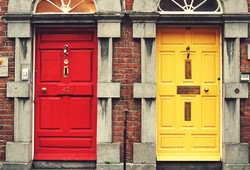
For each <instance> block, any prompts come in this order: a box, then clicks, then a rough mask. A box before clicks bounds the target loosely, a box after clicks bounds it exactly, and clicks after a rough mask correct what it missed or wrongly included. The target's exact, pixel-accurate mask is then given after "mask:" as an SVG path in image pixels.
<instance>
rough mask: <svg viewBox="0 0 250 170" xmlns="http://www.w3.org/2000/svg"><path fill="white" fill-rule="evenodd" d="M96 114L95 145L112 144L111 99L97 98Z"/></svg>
mask: <svg viewBox="0 0 250 170" xmlns="http://www.w3.org/2000/svg"><path fill="white" fill-rule="evenodd" d="M97 114H98V115H97V124H98V126H97V143H110V142H112V99H110V98H99V99H98V112H97Z"/></svg>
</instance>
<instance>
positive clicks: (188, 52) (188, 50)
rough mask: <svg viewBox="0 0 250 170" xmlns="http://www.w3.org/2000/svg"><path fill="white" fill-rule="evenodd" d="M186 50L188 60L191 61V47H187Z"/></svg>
mask: <svg viewBox="0 0 250 170" xmlns="http://www.w3.org/2000/svg"><path fill="white" fill-rule="evenodd" d="M186 50H187V59H189V56H190V47H189V46H187V48H186Z"/></svg>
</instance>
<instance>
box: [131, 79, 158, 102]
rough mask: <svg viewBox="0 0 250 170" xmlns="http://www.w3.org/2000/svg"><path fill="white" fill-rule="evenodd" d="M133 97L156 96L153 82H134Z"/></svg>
mask: <svg viewBox="0 0 250 170" xmlns="http://www.w3.org/2000/svg"><path fill="white" fill-rule="evenodd" d="M133 86H134V87H133V89H134V92H133V95H134V98H156V84H155V83H134V84H133Z"/></svg>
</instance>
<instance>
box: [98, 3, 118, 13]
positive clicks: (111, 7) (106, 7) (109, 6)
mask: <svg viewBox="0 0 250 170" xmlns="http://www.w3.org/2000/svg"><path fill="white" fill-rule="evenodd" d="M96 4H97V7H98V12H121V3H120V1H117V0H115V1H114V0H96Z"/></svg>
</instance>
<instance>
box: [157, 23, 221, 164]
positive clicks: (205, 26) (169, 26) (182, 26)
mask: <svg viewBox="0 0 250 170" xmlns="http://www.w3.org/2000/svg"><path fill="white" fill-rule="evenodd" d="M171 27H180V28H184V27H196V28H197V27H203V28H209V27H213V28H215V27H216V28H219V30H220V42H219V43H220V49H219V50H220V54H219V55H220V56H219V57H220V59H219V60H220V70H219V71H220V98H219V99H220V106H219V107H220V109H219V110H220V111H219V114H220V126H219V128H220V161H221V160H222V137H223V134H222V133H223V131H222V127H223V125H222V123H223V120H222V119H223V117H222V112H223V110H224V105H223V80H224V78H223V74H222V71H223V58H222V51H223V44H222V38H223V37H222V35H223V34H222V33H223V31H222V27H221V26H219V25H189V24H187V25H157V26H156V30H157V29H158V28H171ZM157 38H158V37H157V36H155V41H156V42H157ZM156 42H155V43H156ZM155 52H156V58H157V57H158V56H157V53H158V49H157V43H156V51H155ZM157 68H158V66H157V59H156V69H155V70H157ZM156 74H157V71H156ZM156 77H157V75H156ZM156 83H157V80H156ZM156 96H157V94H156ZM155 112H156V134H157V136H158V132H157V130H158V125H157V118H158V112H157V104H156V111H155ZM157 136H156V149H157V145H158V144H157ZM156 159H157V158H156ZM159 161H162V160H159ZM176 161H178V160H176ZM208 161H209V160H208ZM208 161H207V162H208ZM205 162H206V161H205Z"/></svg>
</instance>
